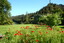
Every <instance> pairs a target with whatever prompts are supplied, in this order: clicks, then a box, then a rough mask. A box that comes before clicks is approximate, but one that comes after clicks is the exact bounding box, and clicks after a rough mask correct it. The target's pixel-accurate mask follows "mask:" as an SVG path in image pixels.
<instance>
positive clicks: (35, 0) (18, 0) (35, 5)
mask: <svg viewBox="0 0 64 43" xmlns="http://www.w3.org/2000/svg"><path fill="white" fill-rule="evenodd" d="M8 1H9V2H10V4H11V7H12V8H11V11H10V12H11V16H17V15H21V14H26V12H27V13H34V12H36V11H39V10H40V9H41V8H43V7H45V6H46V5H47V4H48V3H49V0H8ZM51 3H56V4H63V5H64V0H51Z"/></svg>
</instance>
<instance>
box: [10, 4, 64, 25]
mask: <svg viewBox="0 0 64 43" xmlns="http://www.w3.org/2000/svg"><path fill="white" fill-rule="evenodd" d="M55 13H59V14H60V16H61V18H63V19H62V20H61V22H62V23H61V24H62V25H64V5H62V4H59V5H58V4H53V3H49V4H48V5H47V6H45V7H43V8H41V9H40V10H39V11H36V12H35V13H27V14H26V15H24V14H22V15H18V16H12V17H11V19H12V20H13V21H14V23H15V24H22V23H31V24H37V23H41V22H42V21H40V20H39V18H40V17H41V16H43V15H47V14H55ZM42 23H43V22H42Z"/></svg>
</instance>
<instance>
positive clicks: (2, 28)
mask: <svg viewBox="0 0 64 43" xmlns="http://www.w3.org/2000/svg"><path fill="white" fill-rule="evenodd" d="M31 25H33V24H17V25H0V33H5V32H6V31H7V30H8V29H9V28H10V29H11V31H14V30H19V29H20V27H22V26H31Z"/></svg>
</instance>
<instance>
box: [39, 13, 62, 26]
mask: <svg viewBox="0 0 64 43" xmlns="http://www.w3.org/2000/svg"><path fill="white" fill-rule="evenodd" d="M61 20H62V18H61V16H60V14H59V13H55V14H47V15H43V16H42V17H40V18H39V21H42V22H43V23H45V24H47V25H49V26H56V25H59V24H61Z"/></svg>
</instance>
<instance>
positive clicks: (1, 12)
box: [0, 0, 12, 25]
mask: <svg viewBox="0 0 64 43" xmlns="http://www.w3.org/2000/svg"><path fill="white" fill-rule="evenodd" d="M10 10H11V5H10V3H9V2H8V0H0V24H1V25H3V24H11V23H12V21H11V19H10V18H9V17H10Z"/></svg>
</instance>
